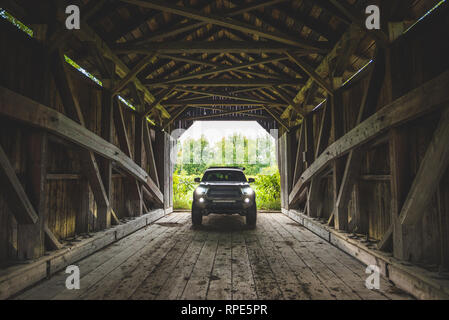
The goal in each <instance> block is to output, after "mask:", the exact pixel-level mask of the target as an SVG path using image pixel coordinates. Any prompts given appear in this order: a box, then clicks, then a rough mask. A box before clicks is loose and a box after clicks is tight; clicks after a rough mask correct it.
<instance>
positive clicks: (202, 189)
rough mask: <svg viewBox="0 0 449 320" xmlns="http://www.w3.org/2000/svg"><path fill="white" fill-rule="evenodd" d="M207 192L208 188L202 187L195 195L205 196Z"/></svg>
mask: <svg viewBox="0 0 449 320" xmlns="http://www.w3.org/2000/svg"><path fill="white" fill-rule="evenodd" d="M206 192H207V188H205V187H201V186H199V187H198V188H196V190H195V193H196V194H197V195H199V196H200V195H203V194H205V193H206Z"/></svg>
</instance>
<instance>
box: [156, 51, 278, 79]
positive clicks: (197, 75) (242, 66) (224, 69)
mask: <svg viewBox="0 0 449 320" xmlns="http://www.w3.org/2000/svg"><path fill="white" fill-rule="evenodd" d="M285 59H287V58H286V57H274V58H267V59H260V60H254V61H251V62H248V63H241V64H237V65H233V66H224V67H220V68H216V69H212V70H207V71H203V72H199V73H193V74H191V75H185V76H180V77H177V78H172V79H163V80H157V79H156V80H154V83H162V84H164V83H165V84H167V83H176V82H180V81H184V80H190V79H195V78H201V77H206V76H210V75H213V74H219V73H224V72H229V71H235V70H241V69H246V68H249V67H252V66H257V65H261V64H267V63H272V62H277V61H281V60H285Z"/></svg>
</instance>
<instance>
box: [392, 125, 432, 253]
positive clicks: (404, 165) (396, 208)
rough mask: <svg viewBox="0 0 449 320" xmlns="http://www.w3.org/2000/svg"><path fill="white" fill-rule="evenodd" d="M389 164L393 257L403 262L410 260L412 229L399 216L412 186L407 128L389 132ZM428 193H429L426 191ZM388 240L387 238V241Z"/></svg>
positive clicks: (402, 127)
mask: <svg viewBox="0 0 449 320" xmlns="http://www.w3.org/2000/svg"><path fill="white" fill-rule="evenodd" d="M389 139H390V140H389V145H388V147H389V162H390V174H391V182H390V188H391V218H390V220H391V227H392V229H393V247H392V249H393V255H394V257H395V258H398V259H401V260H409V253H410V245H409V243H410V240H411V234H410V231H411V230H410V228H409V227H408V226H406V225H402V224H401V223H400V221H399V214H400V212H401V208H402V206H403V204H404V201H405V198H406V196H407V191H408V190H409V189H410V185H411V175H412V174H411V168H410V159H409V154H410V149H409V146H408V130H407V128H406V127H405V126H401V127H398V128H393V129H392V130H390V132H389ZM426 192H427V191H426ZM386 240H387V239H386V238H385V241H386Z"/></svg>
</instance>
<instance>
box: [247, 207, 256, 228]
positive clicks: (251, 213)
mask: <svg viewBox="0 0 449 320" xmlns="http://www.w3.org/2000/svg"><path fill="white" fill-rule="evenodd" d="M256 222H257V207H256V204H253V205H252V207H251V208H250V209H249V210H248V212H247V213H246V225H247V226H249V227H255V226H256Z"/></svg>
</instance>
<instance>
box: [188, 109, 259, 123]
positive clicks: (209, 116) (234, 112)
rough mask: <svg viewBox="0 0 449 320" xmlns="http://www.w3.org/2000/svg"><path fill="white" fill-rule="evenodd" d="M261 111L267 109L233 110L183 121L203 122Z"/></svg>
mask: <svg viewBox="0 0 449 320" xmlns="http://www.w3.org/2000/svg"><path fill="white" fill-rule="evenodd" d="M260 110H265V108H251V109H241V110H231V111H226V112H219V113H214V114H208V115H205V116H197V117H191V118H185V119H183V120H185V121H194V120H202V119H209V118H215V117H221V116H227V115H232V114H240V113H247V112H252V111H260ZM248 116H250V115H248Z"/></svg>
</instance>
